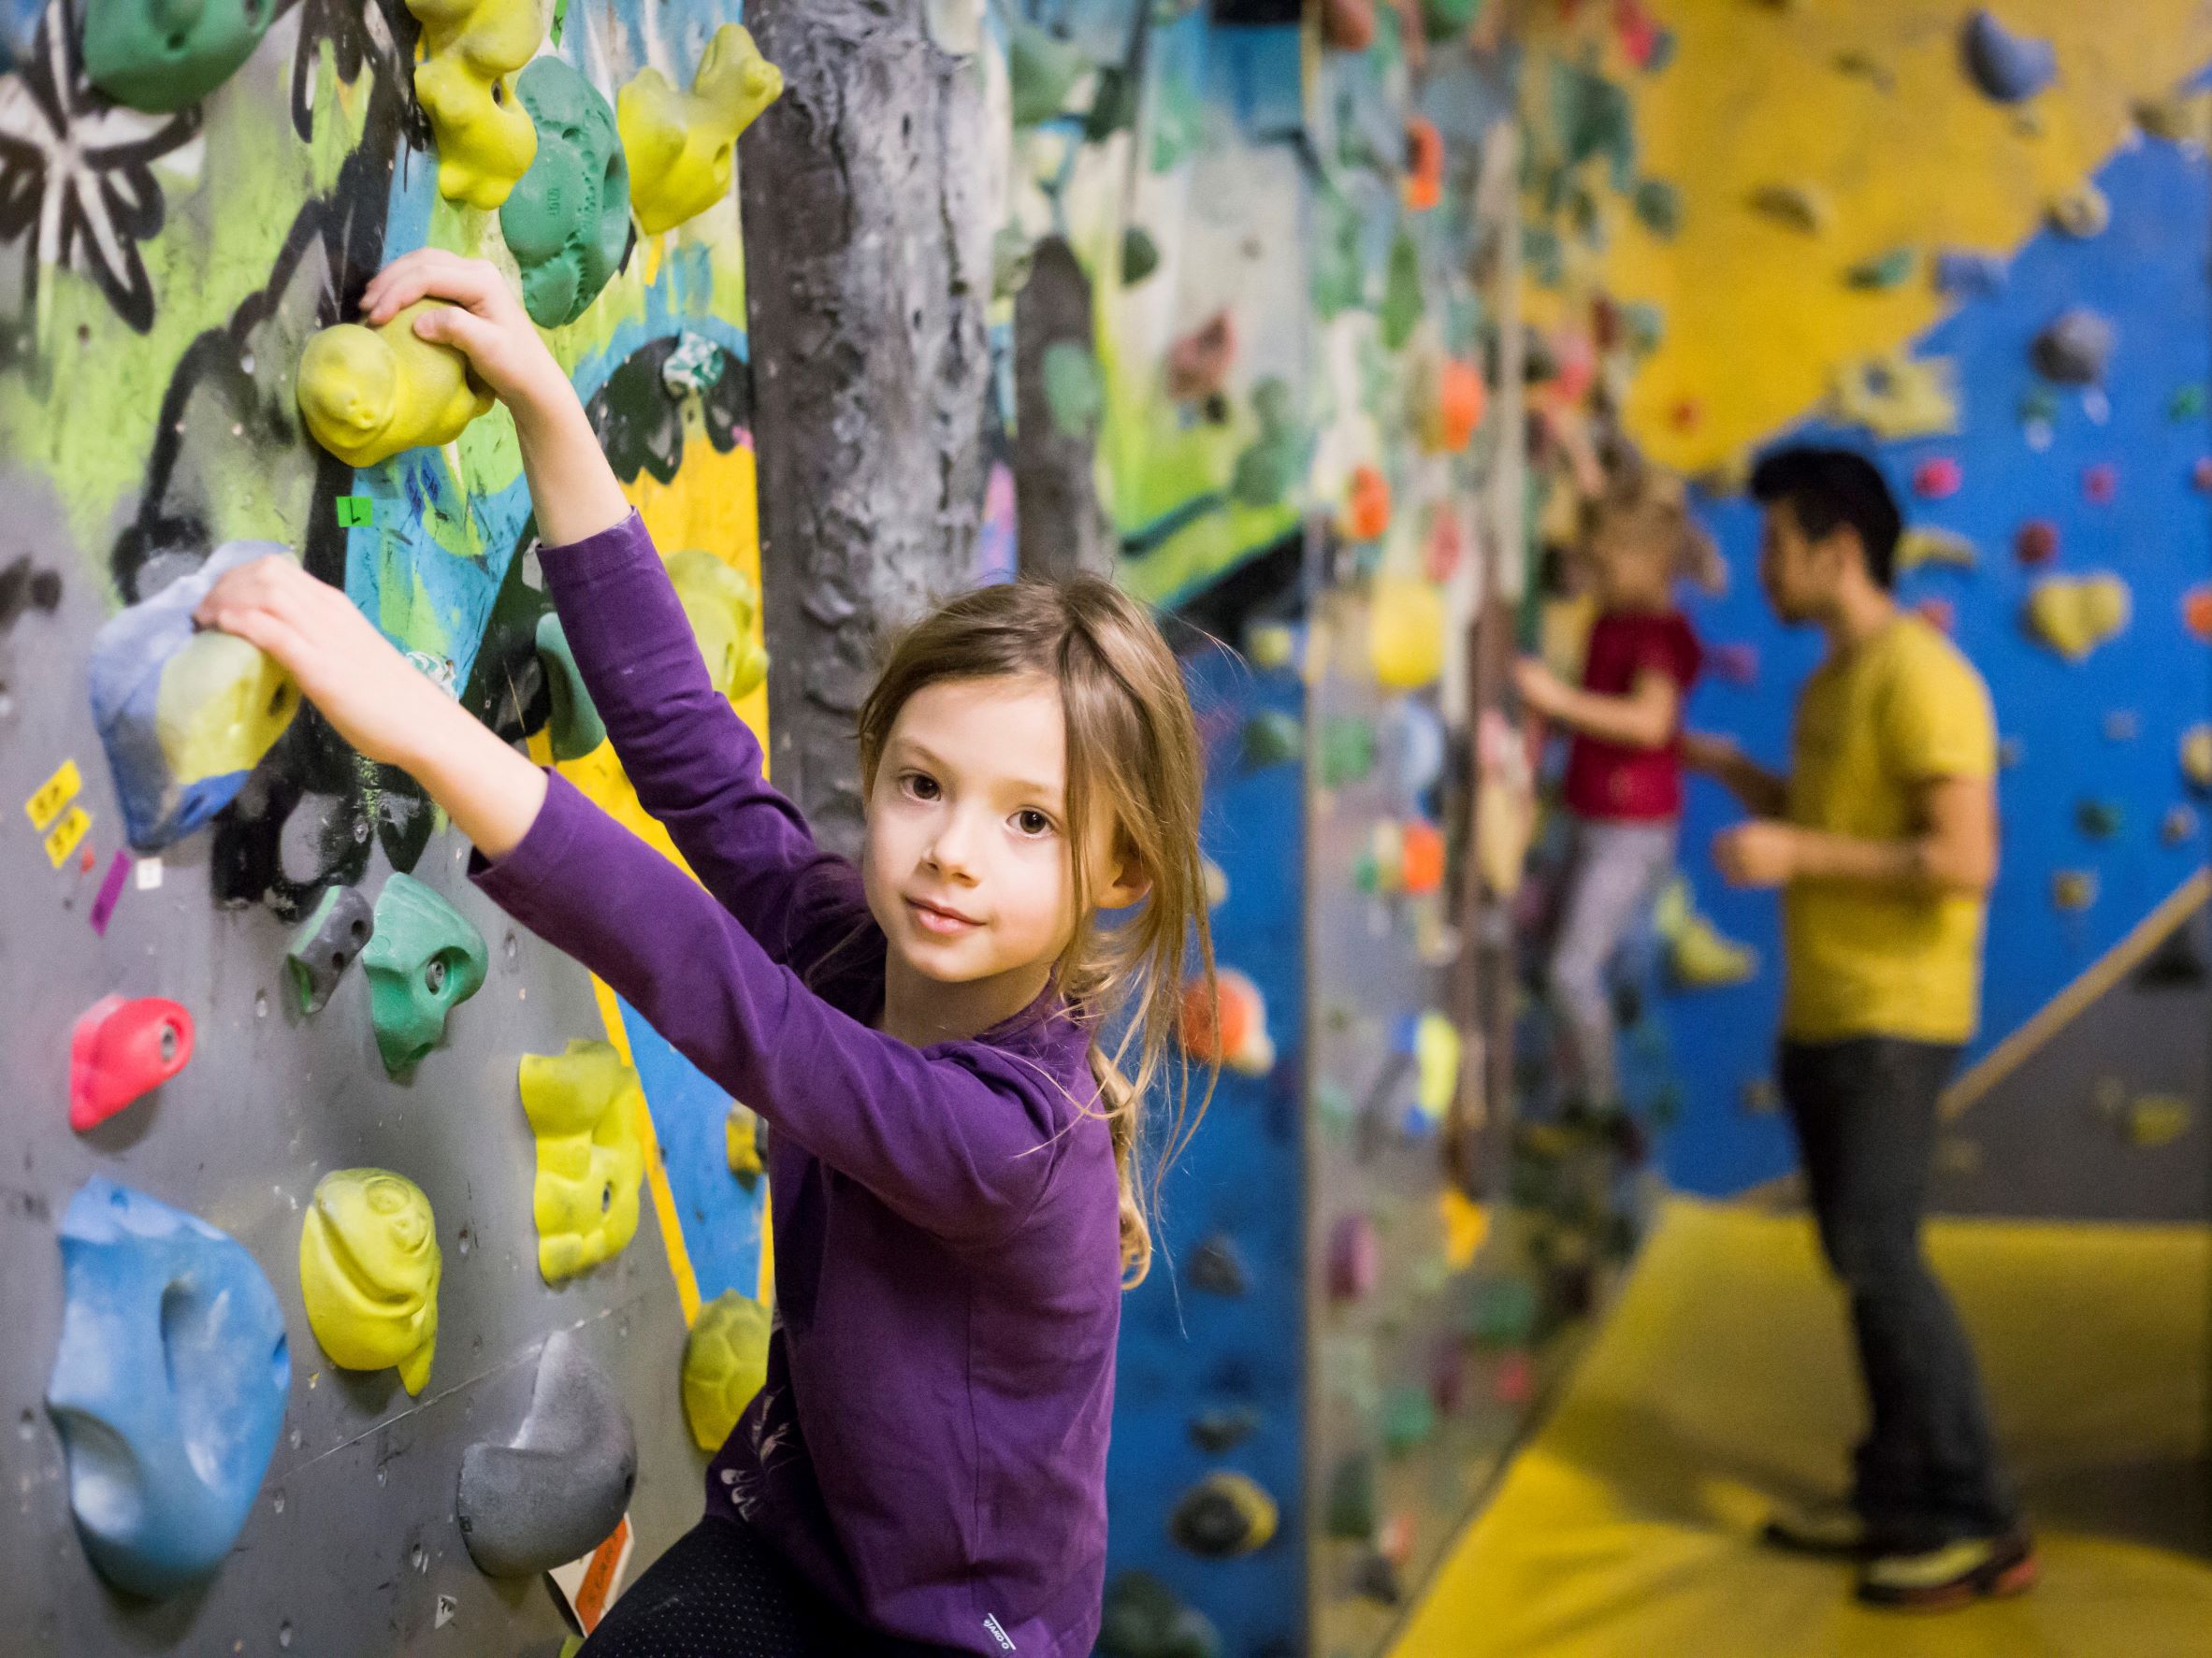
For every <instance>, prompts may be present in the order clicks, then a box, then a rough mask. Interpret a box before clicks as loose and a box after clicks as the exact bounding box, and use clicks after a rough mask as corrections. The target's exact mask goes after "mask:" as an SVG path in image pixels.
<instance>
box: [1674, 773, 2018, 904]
mask: <svg viewBox="0 0 2212 1658" xmlns="http://www.w3.org/2000/svg"><path fill="white" fill-rule="evenodd" d="M1915 806H1916V813H1915V816H1916V820H1917V822H1918V823H1919V825H1920V826H1921V827H1920V829H1919V831H1918V832H1917V833H1916V834H1913V835H1910V836H1907V837H1905V838H1904V839H1902V840H1896V841H1865V840H1858V839H1857V838H1855V837H1853V836H1850V835H1834V834H1829V833H1826V832H1825V831H1822V830H1819V829H1800V827H1798V826H1797V825H1795V824H1788V823H1776V822H1771V821H1759V822H1755V823H1747V824H1742V825H1741V826H1739V827H1738V828H1736V829H1729V830H1727V831H1726V832H1724V833H1723V834H1721V835H1720V836H1718V837H1717V838H1716V839H1715V840H1714V842H1713V861H1714V862H1715V863H1717V864H1719V866H1720V872H1721V873H1722V874H1723V875H1724V876H1726V877H1727V878H1728V882H1729V884H1730V885H1731V886H1736V887H1782V886H1786V885H1788V884H1789V883H1791V882H1793V881H1839V882H1847V883H1850V884H1852V885H1855V886H1861V887H1871V888H1872V889H1873V890H1875V891H1877V892H1890V893H1900V894H1909V895H1913V896H1926V895H1931V894H1940V893H1948V892H1987V891H1988V889H1989V887H1990V886H1991V885H1992V884H1993V883H1994V882H1995V881H1996V879H1997V791H1996V789H1995V787H1994V786H1992V785H1991V784H1990V783H1989V781H1988V779H1987V778H1969V777H1934V778H1930V779H1928V780H1927V781H1926V782H1924V783H1921V784H1920V785H1918V786H1916V790H1915Z"/></svg>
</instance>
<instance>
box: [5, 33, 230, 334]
mask: <svg viewBox="0 0 2212 1658" xmlns="http://www.w3.org/2000/svg"><path fill="white" fill-rule="evenodd" d="M63 17H64V10H63V7H62V6H61V5H60V4H59V3H58V0H57V4H55V5H54V6H52V7H50V8H49V9H48V12H47V16H46V22H45V24H44V25H43V26H42V27H41V28H40V30H39V33H38V37H37V39H36V42H35V43H34V46H33V49H32V51H31V54H30V56H29V57H28V58H27V59H26V60H25V61H24V62H23V63H22V65H20V66H19V72H18V73H17V74H15V75H13V76H9V77H6V78H0V246H6V245H7V244H8V243H10V242H14V241H18V240H23V239H25V238H27V245H26V247H25V248H24V251H23V262H24V269H23V301H24V307H25V309H26V310H29V309H30V308H31V305H32V303H33V302H34V301H35V300H36V296H37V293H38V284H39V281H40V278H41V275H42V273H43V272H44V270H45V269H46V267H48V266H56V267H67V268H69V269H72V270H75V271H78V272H79V273H80V274H81V275H84V276H87V277H89V278H91V279H92V280H93V281H94V282H95V283H97V284H98V285H99V288H100V291H101V293H103V294H105V295H106V296H108V304H109V305H111V306H113V307H114V308H115V313H116V315H118V316H120V317H121V318H123V321H124V322H126V323H128V324H130V325H131V326H132V327H133V328H136V329H137V331H138V332H139V333H141V334H143V333H145V332H146V331H147V330H148V329H150V328H152V326H153V284H152V281H151V280H150V279H149V278H148V276H147V273H146V262H145V261H144V260H143V259H141V258H140V257H139V255H138V244H139V243H140V242H142V241H144V240H145V239H146V238H149V237H151V236H152V235H153V233H154V232H155V231H157V230H159V229H160V228H161V223H162V195H161V185H160V184H159V182H157V181H156V180H155V179H154V176H153V168H152V163H153V162H154V161H155V160H156V159H158V158H159V157H161V156H163V155H166V154H167V153H168V152H169V151H172V150H175V149H178V148H179V147H181V145H183V144H184V143H186V142H187V141H188V140H189V139H191V138H192V137H193V136H194V135H195V133H197V132H198V131H199V112H198V111H197V110H196V109H187V110H184V111H182V112H181V113H179V114H176V115H144V114H141V113H139V112H138V111H137V110H136V109H125V108H122V107H121V106H119V105H116V104H113V103H110V102H109V101H108V99H107V98H106V97H104V96H102V95H101V94H99V93H97V92H95V91H94V90H93V88H92V85H91V83H90V82H88V81H87V80H86V79H85V78H84V68H83V65H81V64H80V63H79V62H78V58H77V48H76V45H75V42H74V41H73V40H72V39H71V38H70V31H69V30H68V29H67V28H66V27H60V26H57V24H59V23H60V22H61V21H62V19H63Z"/></svg>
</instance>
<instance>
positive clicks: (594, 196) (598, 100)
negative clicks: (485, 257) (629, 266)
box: [499, 57, 629, 328]
mask: <svg viewBox="0 0 2212 1658" xmlns="http://www.w3.org/2000/svg"><path fill="white" fill-rule="evenodd" d="M514 90H515V93H516V94H517V95H518V96H519V97H520V98H521V99H522V107H523V108H525V109H527V110H528V111H529V114H530V120H531V122H532V123H533V124H534V125H535V126H536V127H537V129H538V150H537V154H536V155H535V156H534V157H533V158H532V159H531V161H530V165H529V170H528V172H526V173H524V174H523V176H522V178H521V180H520V181H519V182H517V183H516V184H515V186H514V188H513V191H511V192H510V193H509V195H508V196H507V199H506V200H505V201H504V202H503V203H501V204H500V207H499V234H500V235H501V236H502V237H503V238H506V242H507V251H508V252H511V253H513V255H514V262H515V264H516V265H517V266H519V267H521V270H522V303H523V309H524V310H528V312H529V313H530V321H531V322H533V323H535V324H538V326H540V327H541V328H557V327H560V326H561V325H562V324H566V323H572V322H574V321H575V320H576V319H577V318H578V317H580V316H582V315H583V314H584V313H585V311H586V310H588V309H589V308H590V305H591V302H592V301H593V300H594V299H596V298H598V297H599V294H600V289H601V288H604V287H605V286H606V285H607V280H608V279H609V278H610V277H612V276H613V275H614V270H615V267H617V266H619V265H620V264H621V263H622V255H623V252H624V251H625V250H626V249H627V248H628V247H629V162H628V161H627V160H626V159H625V157H624V154H623V150H622V140H621V138H620V137H619V136H618V135H617V133H616V132H615V128H614V110H613V109H611V108H608V107H607V100H606V99H604V98H602V97H601V96H600V94H599V93H598V92H597V91H596V90H595V89H594V88H593V86H592V84H591V83H590V82H589V81H588V80H586V79H584V77H583V76H581V75H579V74H578V73H577V72H576V71H575V70H574V69H572V68H571V67H570V66H569V65H567V64H566V63H564V62H562V61H561V60H560V59H559V58H557V57H542V58H538V59H536V60H534V61H533V62H532V63H531V64H530V65H529V66H528V68H526V69H524V70H523V72H522V74H521V76H520V78H519V79H517V80H516V81H515V83H514Z"/></svg>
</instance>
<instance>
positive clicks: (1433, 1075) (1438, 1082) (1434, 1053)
mask: <svg viewBox="0 0 2212 1658" xmlns="http://www.w3.org/2000/svg"><path fill="white" fill-rule="evenodd" d="M1413 1069H1414V1074H1415V1077H1416V1081H1415V1084H1414V1089H1413V1097H1414V1100H1415V1102H1416V1103H1418V1104H1419V1105H1420V1107H1421V1113H1422V1115H1423V1116H1424V1117H1427V1118H1428V1119H1429V1120H1430V1121H1431V1122H1436V1121H1439V1120H1440V1119H1441V1118H1442V1117H1443V1115H1444V1113H1445V1112H1447V1111H1449V1110H1451V1109H1452V1096H1453V1094H1455V1093H1457V1092H1458V1091H1459V1029H1458V1027H1457V1026H1455V1025H1453V1023H1452V1021H1451V1020H1450V1019H1448V1018H1446V1017H1445V1016H1443V1015H1442V1014H1440V1013H1438V1012H1437V1011H1436V1010H1435V1009H1434V1008H1431V1009H1430V1010H1429V1011H1428V1012H1427V1013H1424V1014H1423V1015H1422V1016H1421V1017H1420V1019H1419V1021H1418V1022H1417V1023H1416V1024H1415V1025H1414V1027H1413Z"/></svg>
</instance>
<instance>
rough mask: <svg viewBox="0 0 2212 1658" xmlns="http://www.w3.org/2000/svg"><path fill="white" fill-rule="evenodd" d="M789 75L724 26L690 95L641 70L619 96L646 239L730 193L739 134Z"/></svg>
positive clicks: (746, 35)
mask: <svg viewBox="0 0 2212 1658" xmlns="http://www.w3.org/2000/svg"><path fill="white" fill-rule="evenodd" d="M783 90H784V75H783V71H782V70H781V69H778V68H777V67H776V66H775V65H773V64H772V63H770V62H769V61H768V60H767V59H766V58H764V57H762V56H761V55H760V49H759V47H757V46H755V45H754V44H753V36H752V35H751V33H750V32H749V31H747V30H745V28H743V27H741V26H740V25H738V24H736V23H724V24H723V25H722V26H721V27H720V28H719V29H716V31H715V37H714V38H713V39H712V40H710V41H708V42H707V49H706V55H705V56H704V57H702V58H701V59H700V61H699V73H698V75H697V76H695V77H694V78H693V79H692V82H691V90H690V91H689V92H687V93H681V92H678V91H677V90H676V89H675V88H674V87H672V86H671V85H670V84H669V82H668V77H666V76H665V75H663V74H661V72H660V71H659V70H658V69H640V70H639V71H638V72H637V74H635V75H634V76H632V77H631V78H630V80H629V85H627V86H625V87H624V88H623V89H622V91H621V92H620V93H619V94H616V96H615V99H614V124H615V125H616V126H617V127H619V128H620V129H621V131H622V151H623V154H624V155H625V156H627V157H628V158H629V201H630V206H631V207H632V208H633V209H635V210H636V212H637V216H638V223H639V225H640V226H641V227H642V228H643V230H644V232H645V234H646V235H647V236H658V234H659V233H660V232H662V231H664V230H667V229H670V228H671V227H672V226H674V225H677V224H681V223H683V222H684V221H685V220H687V219H688V218H690V217H691V216H692V215H693V214H695V213H701V212H704V211H705V210H706V209H708V208H711V207H713V206H714V205H715V203H716V202H717V201H720V200H721V199H722V198H723V197H724V196H726V195H729V194H730V178H731V175H732V169H733V166H734V164H735V160H736V155H737V136H738V135H739V134H740V133H742V132H744V131H745V128H746V127H748V126H750V125H752V123H753V119H754V117H756V116H757V115H759V113H760V111H761V110H763V109H765V108H768V106H769V105H771V104H773V103H774V102H775V100H776V99H777V98H778V97H780V96H781V95H782V94H783Z"/></svg>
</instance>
